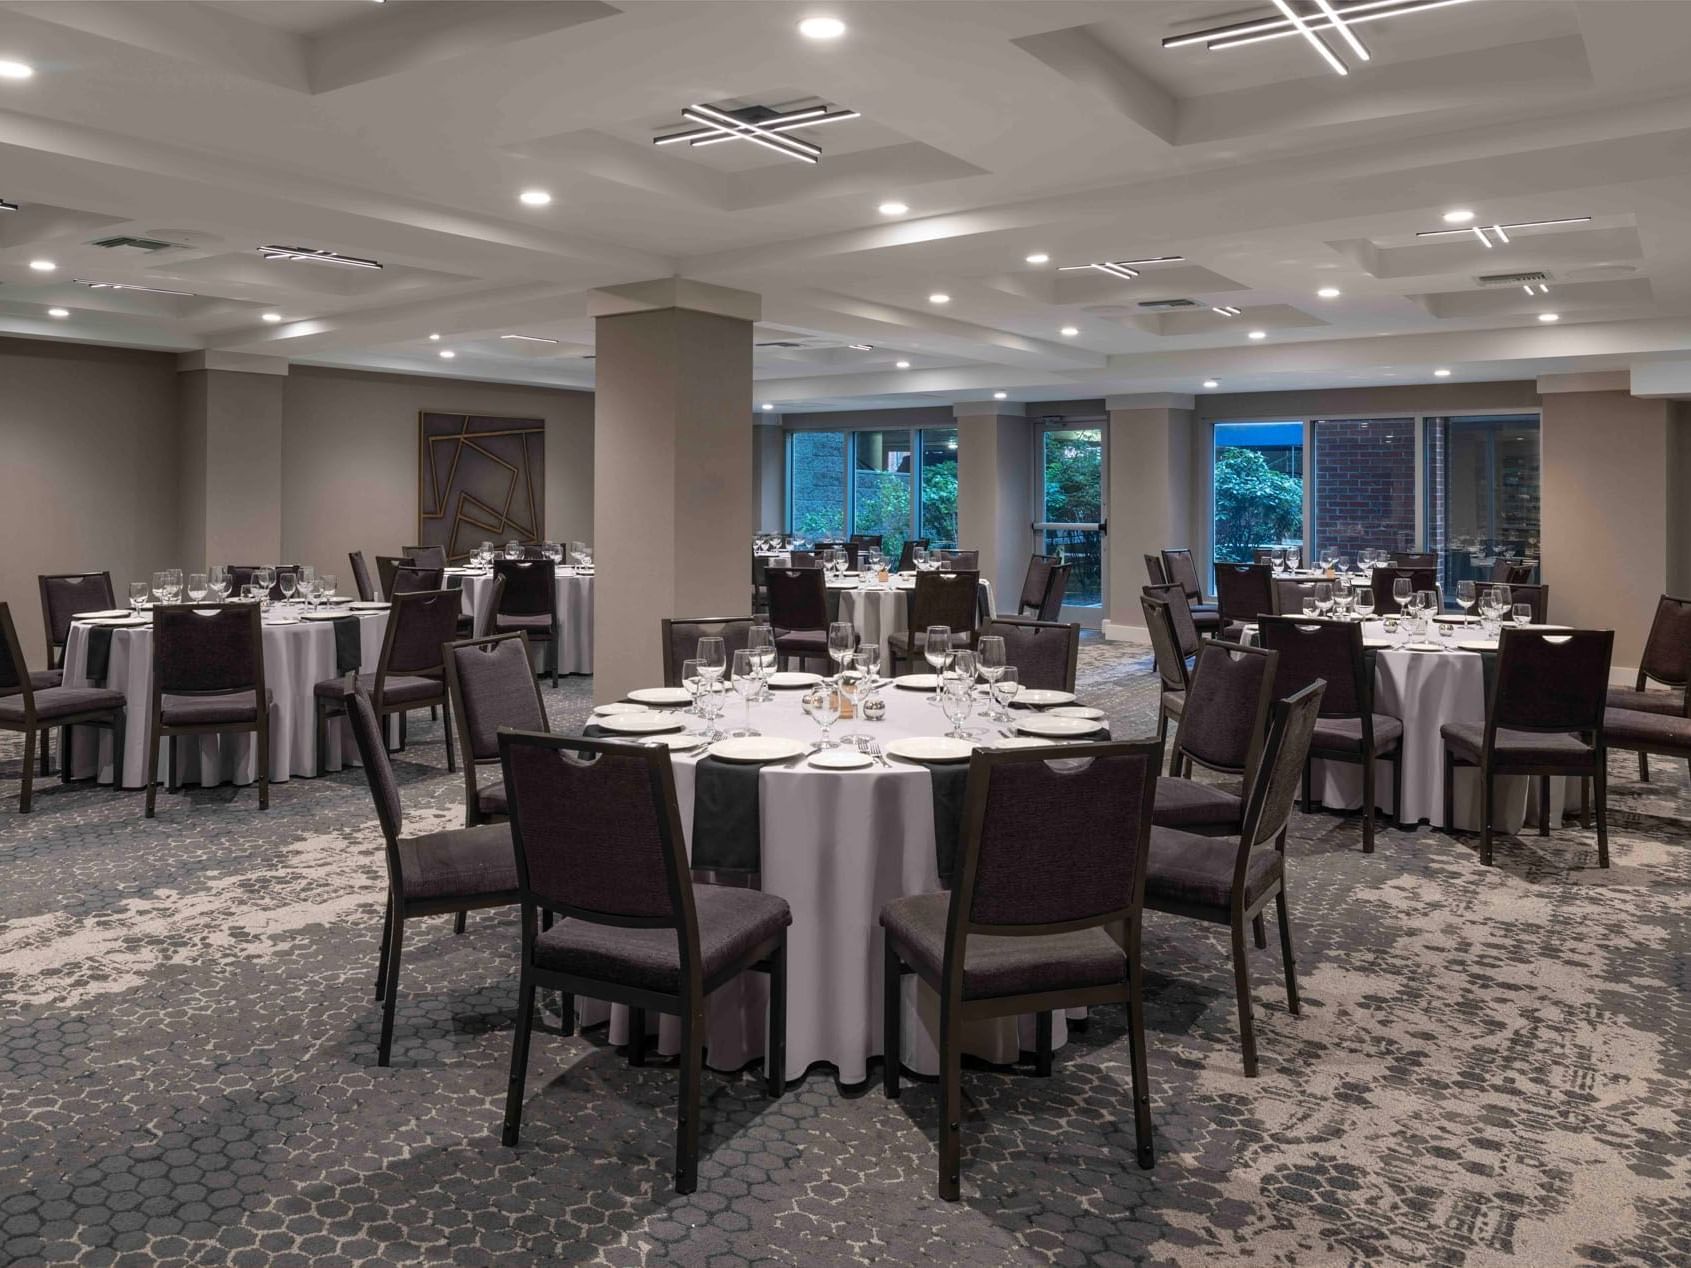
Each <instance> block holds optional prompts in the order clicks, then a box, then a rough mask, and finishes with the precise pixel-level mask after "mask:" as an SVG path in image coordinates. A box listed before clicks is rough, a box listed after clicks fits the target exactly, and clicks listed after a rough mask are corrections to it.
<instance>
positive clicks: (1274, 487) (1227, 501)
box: [1211, 422, 1304, 563]
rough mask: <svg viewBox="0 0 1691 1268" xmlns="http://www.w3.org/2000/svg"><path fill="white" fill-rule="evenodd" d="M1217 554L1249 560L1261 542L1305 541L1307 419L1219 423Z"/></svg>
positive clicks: (1224, 558) (1222, 559)
mask: <svg viewBox="0 0 1691 1268" xmlns="http://www.w3.org/2000/svg"><path fill="white" fill-rule="evenodd" d="M1212 469H1213V471H1214V478H1213V484H1212V506H1213V508H1214V520H1213V534H1212V537H1211V540H1212V541H1213V542H1214V558H1215V561H1216V562H1217V563H1250V562H1251V560H1252V559H1253V558H1255V556H1254V554H1253V553H1252V552H1254V551H1255V550H1256V549H1257V548H1258V547H1259V546H1278V545H1288V544H1294V543H1296V544H1301V543H1302V541H1303V537H1304V532H1303V424H1302V423H1301V422H1276V423H1217V424H1216V425H1215V452H1214V463H1213V468H1212Z"/></svg>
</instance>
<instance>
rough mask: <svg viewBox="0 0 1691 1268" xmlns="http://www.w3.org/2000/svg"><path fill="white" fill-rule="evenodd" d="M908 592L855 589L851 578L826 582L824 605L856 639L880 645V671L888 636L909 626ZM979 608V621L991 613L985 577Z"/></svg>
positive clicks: (884, 666) (989, 588)
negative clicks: (848, 625)
mask: <svg viewBox="0 0 1691 1268" xmlns="http://www.w3.org/2000/svg"><path fill="white" fill-rule="evenodd" d="M911 594H912V587H910V586H886V587H880V586H877V587H874V588H871V589H867V590H864V589H859V588H858V586H857V584H856V583H855V582H851V583H848V584H845V585H834V584H832V583H830V584H829V586H828V606H829V608H830V611H831V612H837V613H838V615H837V617H836V618H835V619H837V620H841V621H850V622H851V624H852V627H853V628H854V629H856V631H857V637H858V641H859V642H861V643H863V644H866V645H867V644H870V643H873V644H875V645H877V646H879V647H880V649H881V670H882V672H883V673H884V672H886V671H887V670H888V669H889V668H890V667H891V665H892V660H891V658H890V656H889V654H888V652H887V642H888V640H889V639H891V638H893V637H894V636H896V635H899V634H903V633H905V632H906V631H907V630H908V629H909V628H910V599H911ZM979 612H980V614H981V620H982V622H983V623H984V622H985V620H986V619H987V618H989V617H991V616H993V615H995V611H994V607H993V598H992V583H991V582H989V581H982V582H981V583H980V605H979Z"/></svg>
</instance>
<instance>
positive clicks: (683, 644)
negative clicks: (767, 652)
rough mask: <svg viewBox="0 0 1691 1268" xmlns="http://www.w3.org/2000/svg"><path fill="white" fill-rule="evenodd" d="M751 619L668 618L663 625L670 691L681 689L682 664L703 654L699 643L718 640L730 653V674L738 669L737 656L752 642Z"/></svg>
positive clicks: (728, 654) (664, 675)
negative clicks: (735, 668) (702, 640)
mask: <svg viewBox="0 0 1691 1268" xmlns="http://www.w3.org/2000/svg"><path fill="white" fill-rule="evenodd" d="M751 630H752V618H751V617H749V616H666V617H664V618H663V621H662V638H663V681H664V686H666V687H679V686H680V685H681V664H682V662H683V661H686V660H691V659H692V658H693V657H695V656H697V655H698V654H699V640H700V639H701V638H708V637H711V636H715V637H717V638H720V639H721V640H722V646H723V647H724V648H725V649H726V651H727V656H728V671H730V672H731V671H732V670H733V668H734V653H735V652H737V651H741V650H743V649H744V648H745V646H746V644H747V643H749V642H750V641H751Z"/></svg>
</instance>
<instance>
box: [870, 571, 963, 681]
mask: <svg viewBox="0 0 1691 1268" xmlns="http://www.w3.org/2000/svg"><path fill="white" fill-rule="evenodd" d="M980 584H981V575H980V573H978V572H919V573H917V574H916V584H915V586H913V587H912V588H911V591H910V620H909V628H908V629H906V630H905V631H904V632H903V633H902V634H893V635H892V636H890V637H889V638H888V639H887V654H888V659H889V662H890V663H889V664H888V666H887V672H888V673H889V674H890V675H891V676H892V677H894V678H896V677H898V663H899V662H900V661H904V662H905V663H906V664H910V665H914V664H915V663H916V662H918V661H920V660H921V659H922V657H923V647H924V644H925V643H926V640H927V633H928V627H929V626H930V625H944V626H946V627H948V628H949V629H950V630H951V643H952V646H954V647H973V646H974V645H975V623H976V621H977V620H978V618H979V614H980V604H979V597H978V596H979V594H980Z"/></svg>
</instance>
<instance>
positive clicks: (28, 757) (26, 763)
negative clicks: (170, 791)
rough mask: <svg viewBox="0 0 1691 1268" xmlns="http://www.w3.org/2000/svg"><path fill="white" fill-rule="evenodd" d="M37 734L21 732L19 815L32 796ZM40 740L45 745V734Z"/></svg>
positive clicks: (25, 808) (27, 808)
mask: <svg viewBox="0 0 1691 1268" xmlns="http://www.w3.org/2000/svg"><path fill="white" fill-rule="evenodd" d="M37 734H39V733H38V732H36V731H25V732H24V733H23V788H22V790H21V791H20V792H19V793H18V813H19V814H21V815H26V814H28V813H29V803H30V802H31V801H32V800H33V798H34V791H33V785H34V782H35V743H36V736H37ZM41 742H42V744H43V745H45V743H46V737H45V736H42V739H41ZM152 813H153V808H152V807H151V806H150V805H149V806H148V807H147V814H148V816H149V817H151V815H152Z"/></svg>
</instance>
